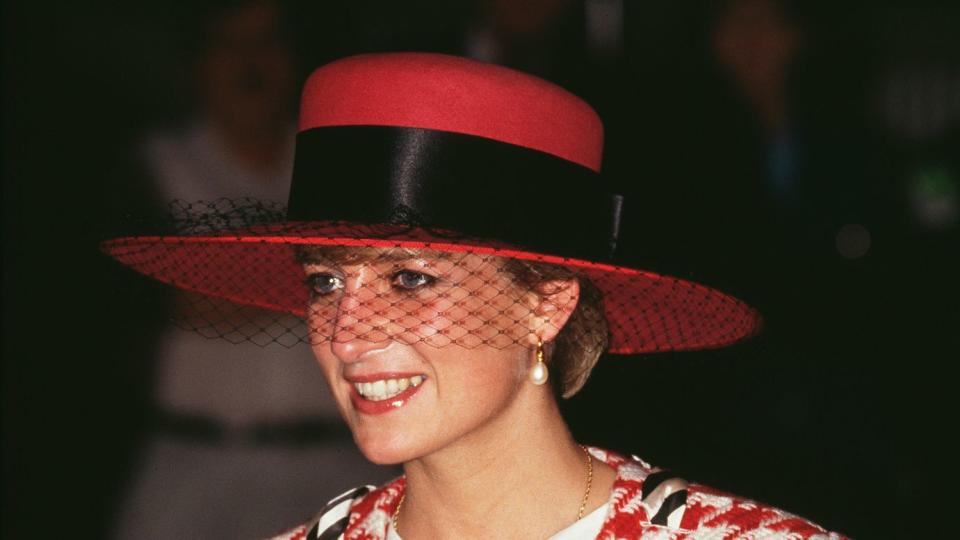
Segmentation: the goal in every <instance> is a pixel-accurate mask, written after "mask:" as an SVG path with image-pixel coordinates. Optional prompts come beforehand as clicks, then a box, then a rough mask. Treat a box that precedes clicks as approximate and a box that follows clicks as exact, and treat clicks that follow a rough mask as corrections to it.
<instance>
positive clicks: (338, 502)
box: [269, 486, 375, 540]
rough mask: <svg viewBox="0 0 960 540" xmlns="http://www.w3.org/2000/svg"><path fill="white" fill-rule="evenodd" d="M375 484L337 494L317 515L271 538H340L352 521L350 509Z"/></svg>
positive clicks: (285, 539) (303, 539)
mask: <svg viewBox="0 0 960 540" xmlns="http://www.w3.org/2000/svg"><path fill="white" fill-rule="evenodd" d="M374 489H375V488H374V486H361V487H356V488H353V489H350V490H347V491H345V492H343V493H341V494H340V495H337V496H336V497H334V498H333V499H330V501H329V502H328V503H327V504H326V506H324V507H323V509H322V510H320V512H318V513H317V515H316V516H315V517H314V518H313V519H312V520H310V521H309V522H307V523H306V524H304V525H300V526H299V527H296V528H294V529H291V530H289V531H286V532H284V533H282V534H279V535H277V536H273V537H271V538H270V539H269V540H306V539H308V538H309V539H314V538H324V539H327V538H329V539H335V538H339V537H340V535H341V534H342V533H343V531H344V530H345V529H346V528H347V524H348V523H349V521H350V511H351V509H352V508H353V507H354V506H355V505H356V504H358V503H360V502H362V501H363V500H364V498H365V497H366V496H367V495H368V494H370V493H371V492H372V491H374Z"/></svg>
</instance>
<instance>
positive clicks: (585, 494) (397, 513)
mask: <svg viewBox="0 0 960 540" xmlns="http://www.w3.org/2000/svg"><path fill="white" fill-rule="evenodd" d="M580 449H581V450H583V453H584V454H586V456H587V490H586V491H584V492H583V500H582V501H580V510H579V511H578V512H577V521H580V520H581V519H583V513H584V511H586V509H587V499H589V498H590V488H591V486H593V456H592V455H590V451H589V450H587V447H586V446H582V445H581V446H580ZM406 498H407V490H406V489H404V490H403V494H402V495H400V501H399V502H397V508H396V509H395V510H394V511H393V516H392V520H391V521H392V522H393V531H394V532H395V533H397V534H398V535H399V534H400V525H399V523H400V509H401V508H403V501H404V499H406Z"/></svg>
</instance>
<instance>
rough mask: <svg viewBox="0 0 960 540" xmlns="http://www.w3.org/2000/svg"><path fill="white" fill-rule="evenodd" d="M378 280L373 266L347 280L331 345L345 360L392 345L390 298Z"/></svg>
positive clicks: (361, 270) (357, 359) (341, 359)
mask: <svg viewBox="0 0 960 540" xmlns="http://www.w3.org/2000/svg"><path fill="white" fill-rule="evenodd" d="M379 280H380V279H378V276H377V273H376V271H375V270H374V269H372V268H369V267H364V268H361V269H360V270H358V271H357V272H356V273H355V274H354V275H352V276H350V277H348V278H347V280H346V283H345V284H344V289H343V294H342V296H341V297H340V301H339V303H338V305H337V312H336V317H335V320H334V323H333V335H332V336H331V337H330V349H331V351H332V352H333V354H334V355H335V356H336V357H337V358H339V359H340V361H342V362H357V361H359V360H361V359H362V358H363V355H364V354H366V353H368V352H370V351H376V350H381V349H385V348H386V347H387V345H389V334H388V332H387V327H388V325H389V324H390V320H389V313H388V309H389V308H390V302H389V300H388V299H387V298H385V295H384V294H381V293H380V292H379V291H378V281H379Z"/></svg>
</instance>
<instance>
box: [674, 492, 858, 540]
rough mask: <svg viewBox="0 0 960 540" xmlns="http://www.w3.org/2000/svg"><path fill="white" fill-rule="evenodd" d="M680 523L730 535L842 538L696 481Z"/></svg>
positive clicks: (708, 531) (688, 494) (814, 525)
mask: <svg viewBox="0 0 960 540" xmlns="http://www.w3.org/2000/svg"><path fill="white" fill-rule="evenodd" d="M680 527H681V528H682V529H687V530H693V531H697V532H698V533H699V534H725V535H728V536H726V537H729V538H741V537H749V538H796V539H807V538H809V539H823V540H827V539H830V540H834V539H842V538H845V537H844V536H842V535H840V534H837V533H834V532H830V531H827V530H826V529H824V528H823V527H820V526H819V525H817V524H815V523H813V522H811V521H808V520H806V519H804V518H802V517H800V516H797V515H794V514H791V513H790V512H786V511H784V510H781V509H779V508H775V507H773V506H770V505H767V504H764V503H760V502H757V501H753V500H750V499H747V498H744V497H739V496H736V495H732V494H730V493H725V492H723V491H720V490H717V489H714V488H711V487H707V486H703V485H699V484H690V486H689V487H688V488H687V501H686V504H685V508H684V514H683V520H682V521H681V523H680ZM731 533H733V534H732V535H731Z"/></svg>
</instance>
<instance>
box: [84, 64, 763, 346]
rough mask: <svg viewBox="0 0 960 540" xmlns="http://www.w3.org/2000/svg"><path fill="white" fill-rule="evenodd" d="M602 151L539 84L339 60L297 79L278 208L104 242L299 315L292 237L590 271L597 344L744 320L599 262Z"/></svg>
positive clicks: (605, 202) (716, 329)
mask: <svg viewBox="0 0 960 540" xmlns="http://www.w3.org/2000/svg"><path fill="white" fill-rule="evenodd" d="M602 150H603V126H602V124H601V122H600V119H599V117H598V116H597V114H596V113H595V112H594V111H593V109H592V108H591V107H590V106H589V105H587V104H586V103H585V102H584V101H582V100H581V99H579V98H577V97H576V96H574V95H572V94H570V93H569V92H567V91H565V90H564V89H562V88H560V87H558V86H556V85H554V84H552V83H549V82H547V81H544V80H541V79H538V78H536V77H533V76H530V75H527V74H524V73H520V72H517V71H514V70H511V69H507V68H504V67H500V66H495V65H491V64H486V63H481V62H476V61H473V60H468V59H465V58H459V57H453V56H446V55H440V54H427V53H387V54H370V55H360V56H354V57H350V58H345V59H343V60H339V61H336V62H333V63H331V64H328V65H326V66H324V67H321V68H319V69H317V70H316V71H315V72H314V73H313V74H312V75H311V76H310V78H309V79H308V81H307V83H306V86H305V88H304V91H303V97H302V103H301V112H300V129H299V134H298V136H297V150H296V158H295V164H294V174H293V182H292V186H291V191H290V198H289V204H288V211H287V214H286V216H285V218H283V219H273V220H268V221H267V222H263V221H262V220H259V221H258V222H256V223H252V222H251V220H249V219H248V218H250V217H251V215H250V214H249V213H248V209H249V206H244V205H238V204H236V203H231V202H228V201H218V202H217V203H215V204H214V205H213V206H214V207H216V209H217V212H218V213H216V215H215V219H213V221H211V219H212V218H211V216H210V214H206V215H205V216H203V218H202V219H201V220H200V221H194V222H192V223H191V227H189V230H187V231H185V232H184V231H181V232H180V233H178V234H172V235H163V236H156V235H152V236H131V237H125V238H118V239H113V240H109V241H107V242H104V244H103V246H102V247H103V250H104V251H105V252H106V253H108V254H109V255H111V256H112V257H114V258H116V259H117V260H118V261H120V262H122V263H123V264H125V265H128V266H130V267H132V268H134V269H135V270H137V271H139V272H142V273H144V274H147V275H150V276H152V277H154V278H156V279H159V280H160V281H163V282H166V283H170V284H172V285H175V286H177V287H179V288H182V289H186V290H189V291H194V292H198V293H201V294H203V295H206V296H209V297H214V298H221V299H226V300H230V301H232V302H235V303H237V304H241V305H252V306H260V307H264V308H268V309H270V310H275V311H280V312H284V313H290V314H294V315H298V316H302V315H304V314H305V313H306V311H307V306H308V305H309V304H310V302H311V290H310V287H308V286H305V285H304V271H303V266H302V263H301V262H300V261H299V260H298V257H297V250H296V249H291V246H300V247H301V248H299V249H302V247H303V246H356V247H368V248H378V249H391V248H401V249H408V250H409V249H414V250H430V251H433V252H437V253H445V254H472V255H478V256H493V257H499V258H506V259H515V260H522V261H530V262H535V263H545V264H549V265H556V266H562V267H565V268H569V269H571V270H572V271H573V272H575V273H576V274H577V275H580V276H583V277H585V278H589V279H590V281H591V282H592V283H593V284H595V285H596V287H597V288H599V290H600V291H601V293H602V294H603V304H604V312H605V315H606V319H607V322H608V325H609V330H610V333H611V336H610V338H611V339H610V345H609V351H610V352H614V353H624V354H627V353H638V352H648V351H658V350H682V349H699V348H707V347H718V346H723V345H727V344H730V343H733V342H736V341H738V340H740V339H742V338H744V337H746V336H749V335H751V334H753V333H754V332H755V331H756V330H757V329H758V327H759V320H760V319H759V316H758V314H757V313H756V311H754V310H753V309H752V308H750V307H749V306H747V305H746V304H744V303H743V302H741V301H739V300H737V299H735V298H733V297H731V296H729V295H726V294H724V293H721V292H719V291H716V290H713V289H710V288H708V287H704V286H702V285H699V284H696V283H692V282H690V281H686V280H682V279H677V278H673V277H668V276H663V275H658V274H655V273H652V272H647V271H643V270H638V269H633V268H625V267H622V266H615V265H612V264H608V263H606V262H603V261H605V260H607V258H608V257H610V256H611V255H612V253H613V250H614V248H615V247H616V241H617V233H618V227H619V220H620V214H621V206H622V199H621V198H620V197H619V196H618V195H616V194H614V193H613V192H612V190H610V189H609V188H608V187H607V185H606V184H605V182H604V178H603V176H602V175H600V161H601V154H602ZM224 206H229V207H230V208H229V210H230V212H226V213H225V212H223V210H224ZM627 208H629V206H628V207H627ZM237 218H239V221H238V220H237ZM214 221H215V222H217V223H219V224H220V225H219V226H210V225H211V223H212V222H214ZM472 292H476V291H472ZM395 305H396V304H390V306H389V307H390V309H393V308H394V307H395ZM394 322H395V321H394ZM421 322H422V321H421ZM261 330H263V329H261ZM287 330H290V329H287ZM291 331H292V330H291ZM273 338H274V339H276V338H277V336H273Z"/></svg>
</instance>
